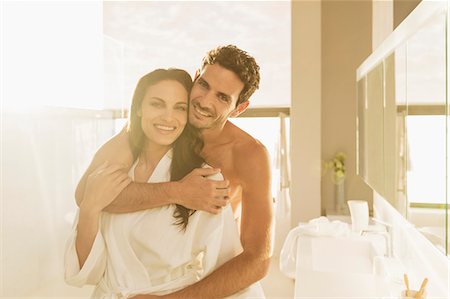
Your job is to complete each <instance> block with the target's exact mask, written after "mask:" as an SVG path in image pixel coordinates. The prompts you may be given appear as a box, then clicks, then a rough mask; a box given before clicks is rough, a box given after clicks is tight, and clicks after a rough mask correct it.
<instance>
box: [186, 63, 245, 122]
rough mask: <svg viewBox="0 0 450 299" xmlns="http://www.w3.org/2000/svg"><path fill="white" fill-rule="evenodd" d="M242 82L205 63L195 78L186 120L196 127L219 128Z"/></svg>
mask: <svg viewBox="0 0 450 299" xmlns="http://www.w3.org/2000/svg"><path fill="white" fill-rule="evenodd" d="M243 88H244V83H243V82H242V81H241V79H240V78H239V77H238V76H237V75H236V74H235V73H234V72H232V71H230V70H228V69H226V68H224V67H222V66H221V65H219V64H213V65H207V66H206V67H205V68H204V69H203V71H202V72H201V73H200V76H199V77H198V78H197V80H195V82H194V86H193V87H192V91H191V96H190V104H189V105H190V109H189V122H190V123H191V124H192V125H193V126H194V127H196V128H198V129H212V128H217V127H221V126H222V125H223V124H224V123H225V122H226V120H227V118H228V117H229V116H230V115H231V114H232V113H233V112H234V110H235V108H236V102H237V100H238V98H239V94H240V93H241V91H242V89H243Z"/></svg>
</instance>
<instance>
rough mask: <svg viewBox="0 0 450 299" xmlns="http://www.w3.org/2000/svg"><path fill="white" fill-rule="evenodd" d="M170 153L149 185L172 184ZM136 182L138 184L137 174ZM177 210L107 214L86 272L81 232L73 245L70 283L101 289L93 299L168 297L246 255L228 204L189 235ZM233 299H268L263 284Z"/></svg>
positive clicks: (196, 220)
mask: <svg viewBox="0 0 450 299" xmlns="http://www.w3.org/2000/svg"><path fill="white" fill-rule="evenodd" d="M171 154H172V151H169V152H168V153H167V154H166V155H165V156H164V157H163V158H162V159H161V161H160V162H159V164H158V165H157V166H156V168H155V170H154V171H153V174H152V175H151V177H150V178H149V180H148V182H150V183H158V182H167V181H169V180H170V164H171V161H172V159H171ZM135 166H136V163H135V164H134V165H133V167H132V168H131V169H130V173H129V175H130V177H131V178H132V179H133V180H134V168H135ZM174 210H175V205H169V206H164V207H160V208H154V209H149V210H144V211H139V212H134V213H127V214H110V213H106V212H102V215H101V219H100V223H101V225H100V229H99V231H98V233H97V236H96V238H95V241H94V244H93V246H92V249H91V252H90V253H89V256H88V257H87V259H86V262H85V263H84V265H83V267H82V268H81V269H80V267H79V263H78V256H77V252H76V247H75V240H76V235H77V231H76V227H77V223H78V216H77V219H76V220H75V223H74V227H73V232H72V234H71V236H70V238H69V240H68V241H67V244H66V252H65V280H66V282H67V283H68V284H70V285H73V286H78V287H81V286H83V285H86V284H92V285H96V286H97V287H96V288H95V290H94V293H93V294H92V297H91V298H129V297H132V296H135V295H138V294H155V295H163V294H167V293H172V292H174V291H177V290H179V289H182V288H184V287H186V286H188V285H191V284H193V283H195V282H197V281H199V280H201V279H202V278H204V277H205V276H207V275H208V274H210V273H211V272H212V271H214V270H215V269H217V268H218V267H219V266H220V265H222V264H223V263H225V262H226V261H228V260H230V259H231V258H233V257H235V256H236V255H238V254H239V253H241V252H242V246H241V243H240V238H239V233H238V229H237V225H236V222H235V220H234V217H233V212H232V210H231V206H230V205H229V204H228V205H227V206H226V207H225V208H223V210H222V212H221V213H220V214H218V215H213V214H210V213H206V212H202V211H197V212H195V213H194V214H193V215H192V216H191V217H189V223H188V226H187V228H186V231H182V230H181V227H180V226H179V225H174V224H173V223H174V221H175V218H174V217H173V212H174ZM229 298H264V293H263V291H262V288H261V286H260V284H259V283H256V284H253V285H252V286H250V287H249V288H247V289H244V290H242V291H240V292H238V293H236V294H234V295H233V296H231V297H229Z"/></svg>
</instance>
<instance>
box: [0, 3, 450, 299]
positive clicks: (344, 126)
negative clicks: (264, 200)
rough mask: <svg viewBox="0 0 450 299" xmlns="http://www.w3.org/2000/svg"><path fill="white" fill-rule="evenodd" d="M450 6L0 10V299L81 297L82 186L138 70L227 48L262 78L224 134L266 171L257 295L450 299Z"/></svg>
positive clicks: (196, 60) (117, 122) (119, 121)
mask: <svg viewBox="0 0 450 299" xmlns="http://www.w3.org/2000/svg"><path fill="white" fill-rule="evenodd" d="M449 3H450V2H449V1H446V0H443V1H425V0H423V1H419V0H383V1H375V0H363V1H339V0H336V1H325V0H322V1H320V0H317V1H204V2H194V1H182V2H169V1H168V2H153V1H145V2H142V1H114V2H101V1H95V2H78V1H74V2H58V1H54V2H39V1H36V2H20V1H18V2H1V4H0V9H1V24H2V25H1V49H2V50H1V69H2V75H1V82H2V83H1V91H2V93H1V106H0V108H1V124H0V126H1V135H0V143H1V151H0V159H1V163H0V164H1V172H0V186H1V188H0V189H1V198H0V210H1V217H0V219H1V226H0V234H1V251H0V265H1V271H0V278H1V279H0V294H1V298H88V297H89V295H90V293H91V292H92V287H84V288H74V287H71V286H68V285H66V284H65V282H64V277H63V254H64V245H65V241H66V238H67V236H68V235H69V232H70V231H71V229H72V222H73V219H74V216H75V213H76V210H77V206H76V204H75V199H74V190H75V187H76V184H77V182H78V180H79V178H80V177H81V175H82V173H83V172H84V171H85V169H86V168H87V166H88V164H89V162H90V160H91V158H92V156H93V154H94V153H95V151H96V149H97V148H98V147H99V146H100V145H101V144H103V143H104V142H105V141H106V140H108V138H110V137H111V136H113V135H114V134H115V133H117V132H118V131H119V130H120V129H121V128H122V127H123V126H124V124H125V123H126V116H127V109H128V105H129V104H130V99H131V95H132V91H133V89H134V87H135V83H136V82H137V80H138V79H139V78H140V77H141V76H142V75H143V74H145V73H147V72H148V71H150V70H152V69H155V68H158V67H173V66H175V67H178V68H183V69H186V70H188V72H189V73H190V74H194V73H195V70H196V69H197V68H198V67H199V64H200V61H201V58H202V57H203V55H204V54H205V53H206V51H208V50H209V49H212V48H214V47H216V46H218V45H223V44H236V45H237V46H238V47H240V48H242V49H245V50H246V51H248V52H249V53H250V54H252V55H254V56H255V58H256V60H257V61H258V62H259V64H260V66H261V77H262V81H261V86H260V90H258V91H257V92H256V93H255V95H254V96H253V97H252V98H251V99H250V101H251V105H250V107H249V109H248V110H247V111H246V112H245V113H244V114H243V115H241V116H239V117H237V118H232V119H230V121H231V122H233V123H235V124H236V125H238V126H240V127H241V128H243V129H244V130H246V131H247V132H249V133H250V134H252V135H253V136H255V137H256V138H258V139H259V140H260V141H261V142H262V143H264V144H265V146H266V148H267V149H268V151H269V153H270V156H271V159H272V177H273V186H272V193H273V197H274V211H275V212H274V216H275V226H274V232H275V235H274V238H273V239H274V240H273V248H274V249H273V257H272V261H271V266H270V270H269V273H268V275H267V276H266V277H265V278H264V279H263V280H262V285H263V288H264V291H265V294H266V297H267V298H402V296H404V295H405V294H404V293H403V294H402V292H404V291H405V289H406V287H405V282H404V280H405V276H404V274H405V273H406V274H407V277H408V281H409V288H410V289H411V290H416V291H418V290H419V289H420V288H421V284H422V283H423V281H424V279H425V278H426V279H427V282H428V283H427V284H426V291H424V292H423V293H422V294H421V296H420V297H417V298H450V286H449V284H450V283H449V280H450V277H449V275H450V274H449V273H450V272H449V271H450V259H449V257H450V246H449V245H450V238H449V229H450V224H449V212H450V209H449V195H450V189H449V188H450V175H449V170H450V168H449V167H450V159H449V158H450V155H449V154H450V141H449V140H450V130H449V128H450V127H449V126H450V124H449V121H448V120H449V111H450V109H449V103H448V94H449V92H448V87H447V86H448V82H449V75H448V74H449V71H450V69H449V62H448V57H450V56H449V53H450V52H449V49H450V48H449V46H448V37H449V32H450V31H449V30H448V29H449V11H450V6H449V5H450V4H449ZM336 159H341V160H344V161H343V164H344V165H343V167H344V168H345V172H344V173H343V175H340V176H339V177H338V179H336V178H337V176H336V175H337V172H336V169H337V168H336V163H333V161H334V162H335V161H336ZM341 166H342V165H341ZM349 201H350V202H354V201H357V202H358V203H361V202H367V206H365V207H366V208H365V209H366V210H365V212H367V210H368V211H369V212H368V214H369V220H368V222H367V223H365V225H364V227H363V228H361V229H355V223H356V220H355V219H356V212H355V213H353V210H352V213H350V209H349V205H348V204H347V202H349ZM352 221H353V223H352ZM324 284H325V285H327V287H326V288H324V287H323V286H324ZM423 289H424V290H425V288H423ZM410 296H412V295H411V294H410ZM405 298H406V297H405ZM411 298H412V297H411Z"/></svg>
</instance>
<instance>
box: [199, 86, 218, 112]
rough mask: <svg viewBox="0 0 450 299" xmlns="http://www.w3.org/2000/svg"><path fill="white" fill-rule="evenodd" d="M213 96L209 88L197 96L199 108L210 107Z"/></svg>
mask: <svg viewBox="0 0 450 299" xmlns="http://www.w3.org/2000/svg"><path fill="white" fill-rule="evenodd" d="M214 98H215V95H214V93H213V92H212V91H210V90H208V91H206V92H205V93H203V94H202V95H201V96H200V97H199V98H198V104H199V106H200V108H209V107H211V104H212V103H213V100H214Z"/></svg>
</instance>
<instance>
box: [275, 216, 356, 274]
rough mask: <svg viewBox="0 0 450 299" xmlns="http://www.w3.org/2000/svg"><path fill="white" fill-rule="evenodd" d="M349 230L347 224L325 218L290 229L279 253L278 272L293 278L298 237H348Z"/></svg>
mask: <svg viewBox="0 0 450 299" xmlns="http://www.w3.org/2000/svg"><path fill="white" fill-rule="evenodd" d="M349 233H350V228H349V225H348V224H347V223H344V222H342V221H338V220H334V221H330V220H329V219H328V218H327V217H323V216H322V217H319V218H315V219H312V220H310V221H309V222H308V223H307V224H299V225H298V226H297V227H295V228H293V229H291V231H290V232H289V234H288V235H287V237H286V240H285V242H284V245H283V248H282V249H281V253H280V270H281V272H283V273H284V274H285V275H286V276H288V277H290V278H295V266H296V260H297V241H298V238H299V237H300V236H313V237H343V236H348V235H349Z"/></svg>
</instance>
